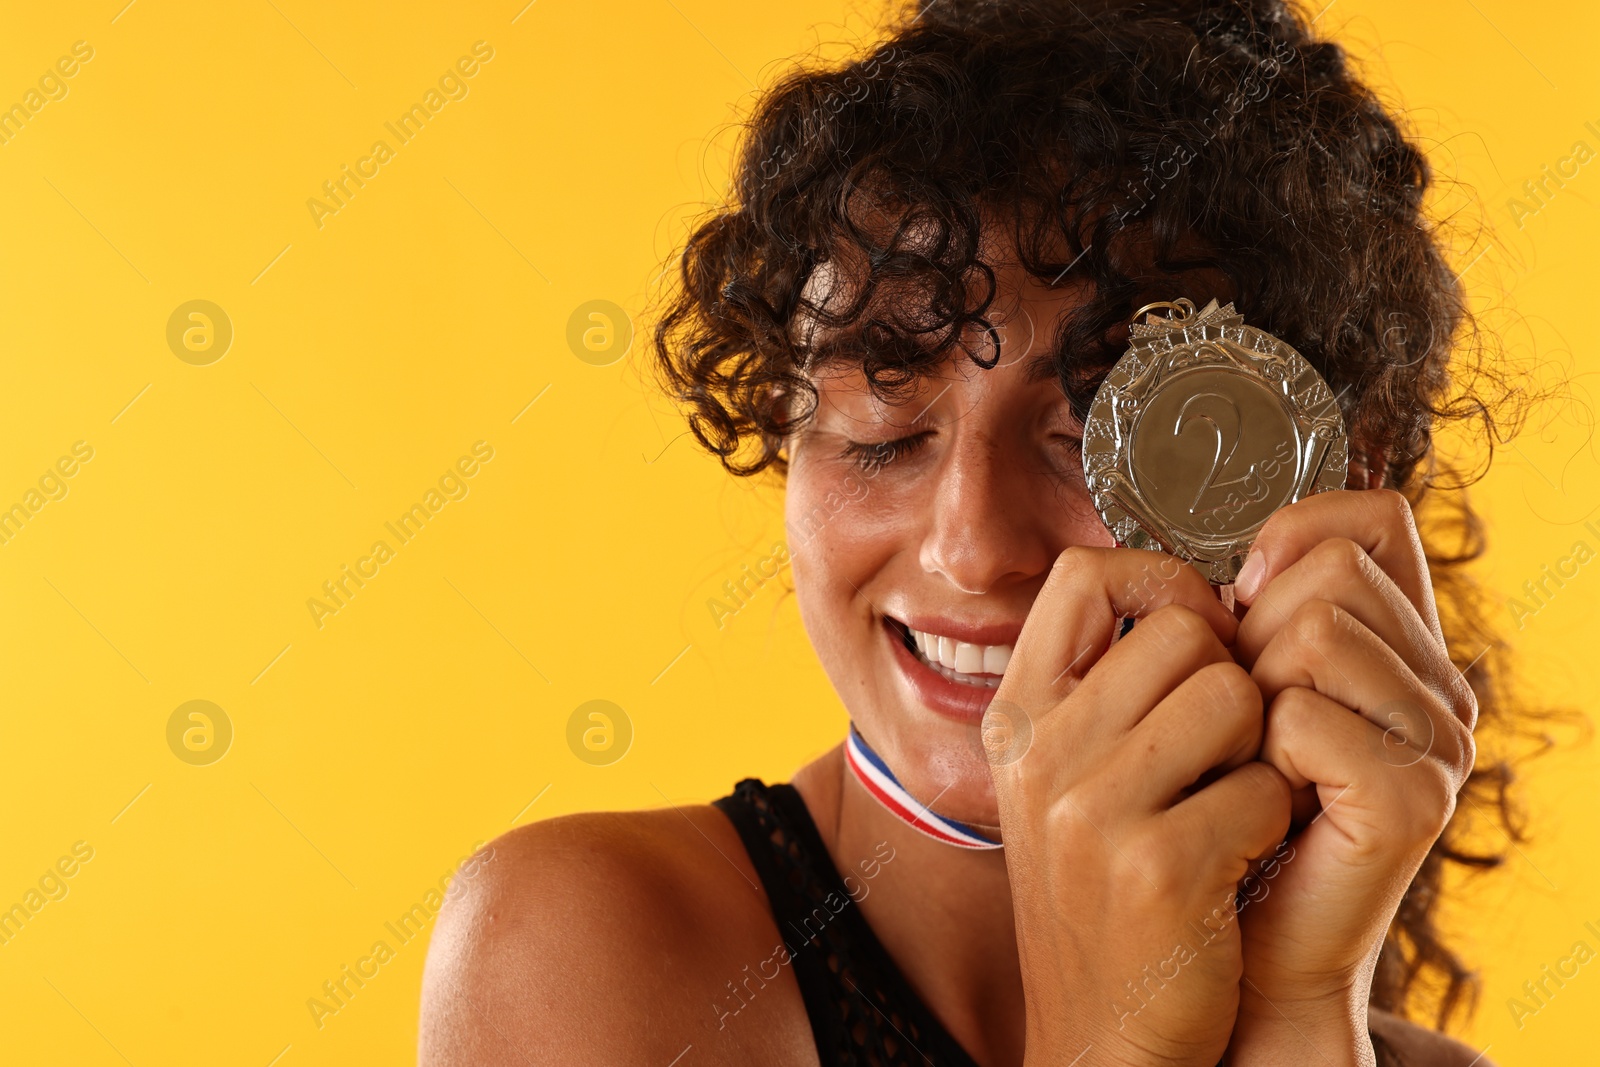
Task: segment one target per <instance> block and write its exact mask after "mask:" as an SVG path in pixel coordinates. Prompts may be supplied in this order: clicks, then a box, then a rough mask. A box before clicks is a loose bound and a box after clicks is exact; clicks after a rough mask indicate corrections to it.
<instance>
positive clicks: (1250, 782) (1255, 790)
mask: <svg viewBox="0 0 1600 1067" xmlns="http://www.w3.org/2000/svg"><path fill="white" fill-rule="evenodd" d="M1158 818H1159V819H1161V820H1164V821H1166V822H1168V823H1169V824H1171V825H1173V827H1174V830H1175V835H1174V836H1175V839H1176V840H1179V841H1184V842H1187V843H1188V845H1189V849H1190V855H1191V856H1193V857H1194V861H1195V863H1196V864H1197V865H1198V864H1201V863H1208V862H1212V861H1214V860H1215V858H1216V857H1218V856H1221V857H1225V858H1226V859H1227V861H1228V862H1227V864H1226V867H1227V870H1226V871H1225V872H1224V875H1225V877H1227V878H1228V879H1229V880H1230V881H1232V882H1237V881H1238V880H1239V879H1241V878H1243V877H1244V876H1245V874H1246V873H1247V872H1248V871H1249V870H1250V867H1251V864H1252V863H1253V862H1254V861H1255V860H1256V859H1257V858H1258V857H1260V856H1262V855H1264V854H1266V853H1267V852H1270V851H1271V850H1272V849H1274V848H1275V847H1276V846H1277V845H1278V843H1279V842H1280V841H1282V840H1283V839H1284V836H1285V835H1286V834H1288V832H1289V783H1288V781H1287V780H1286V779H1285V778H1284V776H1283V775H1282V774H1281V773H1279V772H1278V770H1277V768H1275V767H1273V766H1271V765H1269V764H1267V763H1263V762H1260V761H1258V760H1252V761H1251V762H1249V763H1246V764H1245V765H1244V766H1242V767H1240V768H1239V769H1238V770H1235V771H1231V772H1230V773H1228V774H1226V775H1224V776H1222V777H1221V778H1219V779H1217V780H1216V781H1215V782H1212V783H1211V784H1210V785H1208V786H1206V787H1205V788H1204V789H1202V790H1200V791H1199V792H1197V793H1195V794H1194V796H1192V797H1189V798H1187V799H1186V800H1183V801H1181V802H1180V803H1178V804H1175V805H1173V807H1172V808H1170V809H1168V810H1167V811H1165V812H1163V813H1162V814H1161V815H1160V816H1158Z"/></svg>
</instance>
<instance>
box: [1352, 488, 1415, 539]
mask: <svg viewBox="0 0 1600 1067" xmlns="http://www.w3.org/2000/svg"><path fill="white" fill-rule="evenodd" d="M1364 492H1365V493H1366V494H1367V498H1368V499H1369V500H1370V501H1371V502H1372V505H1373V507H1374V509H1375V510H1376V511H1377V513H1378V517H1379V518H1380V519H1381V520H1382V521H1383V522H1384V524H1385V525H1387V526H1389V527H1390V528H1391V529H1395V530H1403V531H1407V532H1409V531H1412V530H1414V529H1415V528H1416V517H1415V516H1414V515H1413V514H1412V512H1411V501H1409V500H1407V499H1406V497H1405V494H1404V493H1401V492H1399V491H1398V490H1395V489H1367V490H1364Z"/></svg>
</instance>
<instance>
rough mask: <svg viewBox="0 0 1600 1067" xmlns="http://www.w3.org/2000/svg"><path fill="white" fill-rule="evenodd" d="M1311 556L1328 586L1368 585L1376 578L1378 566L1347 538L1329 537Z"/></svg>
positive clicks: (1364, 550)
mask: <svg viewBox="0 0 1600 1067" xmlns="http://www.w3.org/2000/svg"><path fill="white" fill-rule="evenodd" d="M1374 491H1376V490H1374ZM1311 554H1312V558H1313V559H1314V561H1315V564H1316V567H1317V569H1318V571H1319V572H1320V576H1321V577H1323V578H1324V579H1326V580H1327V581H1328V582H1329V584H1330V585H1339V584H1347V583H1350V582H1365V583H1367V584H1369V585H1370V584H1373V583H1374V580H1375V579H1376V578H1377V577H1378V565H1377V564H1376V563H1374V562H1373V561H1372V557H1371V556H1369V555H1367V550H1366V549H1364V548H1362V547H1361V546H1360V545H1359V544H1357V543H1356V542H1354V541H1352V540H1350V539H1349V538H1348V537H1330V538H1328V539H1327V540H1326V541H1323V542H1322V543H1321V544H1319V545H1318V546H1317V547H1316V548H1315V549H1313V550H1312V553H1311Z"/></svg>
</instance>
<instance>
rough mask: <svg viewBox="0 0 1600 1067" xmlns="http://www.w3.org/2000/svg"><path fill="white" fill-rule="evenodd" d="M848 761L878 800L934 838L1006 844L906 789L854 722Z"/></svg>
mask: <svg viewBox="0 0 1600 1067" xmlns="http://www.w3.org/2000/svg"><path fill="white" fill-rule="evenodd" d="M844 755H845V762H846V763H848V764H849V765H850V769H851V770H852V771H854V772H855V775H856V779H857V780H858V781H859V782H860V783H861V785H862V786H863V787H864V788H865V789H866V791H867V792H869V793H871V794H872V795H873V797H875V798H876V799H877V801H878V803H880V804H882V805H883V806H884V807H886V808H888V809H889V810H890V811H891V812H892V813H894V814H895V815H898V816H899V817H900V819H901V821H902V822H905V823H907V824H908V825H910V826H911V827H912V828H913V829H915V830H919V831H921V832H922V833H924V834H927V835H928V836H929V837H931V838H933V839H934V840H935V841H943V842H944V843H945V844H947V845H955V846H956V847H957V848H972V849H989V848H1003V847H1005V846H1004V845H1002V844H1001V843H1000V842H999V841H991V840H989V839H988V838H987V837H984V836H983V835H982V834H980V833H978V832H977V831H976V830H974V829H973V828H972V827H970V826H968V825H967V824H966V823H961V822H957V821H956V820H954V819H950V818H946V817H945V816H943V815H940V814H939V813H938V812H935V811H933V810H932V809H930V808H928V807H927V806H926V805H924V804H923V803H922V802H921V801H919V800H917V798H915V797H913V796H912V795H911V794H910V793H908V792H906V790H905V787H904V786H902V785H901V784H900V782H899V780H898V779H896V778H895V776H894V772H893V771H891V770H889V765H888V764H886V763H884V762H883V759H882V758H881V757H880V756H879V755H878V754H877V753H876V752H874V751H872V749H871V748H869V747H867V743H866V741H864V740H862V738H861V734H860V733H859V732H857V730H856V726H855V723H851V724H850V736H849V738H848V739H847V740H846V741H845V746H844Z"/></svg>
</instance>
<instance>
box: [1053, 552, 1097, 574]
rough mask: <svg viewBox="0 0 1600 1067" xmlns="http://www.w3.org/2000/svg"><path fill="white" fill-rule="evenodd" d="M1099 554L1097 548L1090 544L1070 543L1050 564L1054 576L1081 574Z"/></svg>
mask: <svg viewBox="0 0 1600 1067" xmlns="http://www.w3.org/2000/svg"><path fill="white" fill-rule="evenodd" d="M1097 555H1098V553H1097V552H1096V550H1095V549H1093V548H1091V547H1090V546H1088V545H1068V546H1067V547H1066V548H1064V549H1062V550H1061V554H1060V555H1058V556H1056V561H1055V563H1053V564H1051V566H1050V575H1051V577H1052V578H1057V577H1065V576H1067V575H1072V574H1081V573H1083V571H1084V569H1085V568H1086V567H1088V566H1089V565H1090V563H1091V562H1092V561H1093V560H1094V558H1095V557H1096V556H1097Z"/></svg>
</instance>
